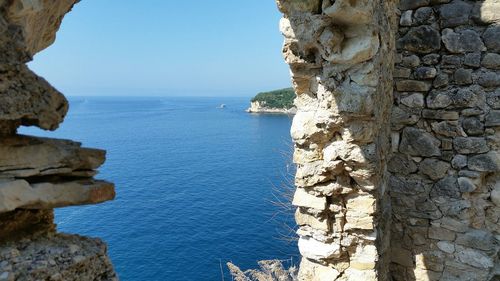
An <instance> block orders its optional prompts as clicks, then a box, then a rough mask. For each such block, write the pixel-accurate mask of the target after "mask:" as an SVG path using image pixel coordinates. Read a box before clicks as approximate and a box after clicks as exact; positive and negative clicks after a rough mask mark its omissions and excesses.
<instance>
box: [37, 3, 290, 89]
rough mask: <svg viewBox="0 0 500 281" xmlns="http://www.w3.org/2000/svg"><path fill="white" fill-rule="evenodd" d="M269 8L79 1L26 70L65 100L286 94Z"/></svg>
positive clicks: (275, 19) (274, 12) (275, 16)
mask: <svg viewBox="0 0 500 281" xmlns="http://www.w3.org/2000/svg"><path fill="white" fill-rule="evenodd" d="M280 17H281V15H280V13H279V11H278V9H277V7H276V4H275V1H274V0H191V1H189V0H142V1H141V0H104V1H103V0H83V1H81V2H80V3H78V4H77V5H76V6H75V8H74V9H73V11H72V12H71V13H69V14H68V15H67V16H66V17H65V18H64V21H63V24H62V27H61V29H60V31H59V32H58V34H57V39H56V42H55V43H54V44H53V45H52V46H50V47H49V48H47V49H46V50H44V51H42V52H41V53H39V54H37V55H36V56H35V58H34V61H33V62H32V63H30V67H31V68H32V69H33V70H35V72H37V73H38V74H40V75H41V76H43V77H44V78H46V79H47V80H48V81H49V82H51V83H52V84H53V85H54V86H55V87H56V88H58V89H59V90H61V91H62V92H63V93H65V94H66V95H70V96H71V95H80V96H81V95H102V96H110V95H134V96H141V95H143V96H157V95H166V96H168V95H176V96H179V95H189V96H252V95H254V94H255V93H256V92H259V91H264V90H273V89H277V88H284V87H289V86H290V84H291V82H290V78H289V72H288V67H287V66H286V64H285V63H284V61H283V58H282V56H281V46H282V41H283V39H282V36H281V34H280V32H279V30H278V23H279V18H280Z"/></svg>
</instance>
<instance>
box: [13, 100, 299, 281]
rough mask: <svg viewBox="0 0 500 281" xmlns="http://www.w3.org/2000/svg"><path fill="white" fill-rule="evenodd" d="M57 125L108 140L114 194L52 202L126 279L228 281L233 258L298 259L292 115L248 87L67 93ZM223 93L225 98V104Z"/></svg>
mask: <svg viewBox="0 0 500 281" xmlns="http://www.w3.org/2000/svg"><path fill="white" fill-rule="evenodd" d="M69 101H70V111H69V114H68V116H67V117H66V119H65V121H64V123H63V124H62V125H61V127H60V128H59V129H58V130H57V131H55V132H46V131H42V130H39V129H35V128H23V129H21V130H20V133H23V134H30V135H37V136H45V137H53V138H63V139H72V140H76V141H79V142H82V143H83V145H84V146H85V147H95V148H102V149H105V150H107V161H106V163H105V164H104V165H103V166H102V167H101V168H100V173H99V175H98V176H97V178H99V179H106V180H108V181H111V182H114V183H115V184H116V192H117V196H116V199H115V200H114V201H110V202H106V203H103V204H99V205H91V206H78V207H68V208H62V209H57V210H56V223H57V225H58V230H59V231H61V232H65V233H75V234H81V235H85V236H91V237H99V238H101V239H103V240H104V241H106V242H107V244H108V251H109V255H110V257H111V259H112V262H113V264H114V266H115V269H116V271H117V273H118V275H119V277H120V279H121V280H131V281H139V280H141V281H143V280H162V281H163V280H166V281H168V280H172V281H180V280H191V281H192V280H213V281H220V280H231V277H230V275H229V272H228V269H227V266H226V263H227V262H233V263H234V264H236V265H238V266H239V267H241V268H242V269H252V268H257V267H258V264H257V262H258V261H259V260H267V259H280V260H283V262H284V264H285V265H286V266H290V265H296V264H298V262H299V253H298V250H297V247H296V240H295V239H296V238H295V235H294V232H295V226H294V222H293V210H292V208H291V207H290V202H289V200H290V197H291V195H292V191H293V174H294V165H293V164H292V147H293V146H292V143H291V139H290V133H289V131H290V125H291V121H292V118H291V117H290V116H286V115H255V114H249V113H246V112H245V109H246V108H247V107H248V106H249V98H233V97H231V98H228V97H220V98H200V97H191V98H190V97H71V98H69ZM222 104H224V105H225V107H224V106H223V108H221V105H222Z"/></svg>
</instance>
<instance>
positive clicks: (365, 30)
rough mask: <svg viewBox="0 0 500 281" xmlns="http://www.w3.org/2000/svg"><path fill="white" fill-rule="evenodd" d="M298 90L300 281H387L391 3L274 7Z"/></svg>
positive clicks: (314, 2)
mask: <svg viewBox="0 0 500 281" xmlns="http://www.w3.org/2000/svg"><path fill="white" fill-rule="evenodd" d="M278 6H279V8H280V10H281V11H282V12H283V13H284V14H285V17H284V18H283V19H282V20H281V22H280V27H281V31H282V33H283V34H284V36H285V43H284V48H283V53H284V57H285V60H286V62H287V63H288V64H289V65H290V69H291V75H292V79H293V84H294V88H295V90H296V93H297V98H296V101H295V104H296V106H297V114H296V116H295V118H294V120H293V124H292V129H291V134H292V138H293V141H294V143H295V153H294V162H295V163H296V164H297V174H296V178H295V183H296V185H297V190H296V192H295V195H294V199H293V204H294V205H295V206H297V207H298V208H297V212H296V221H297V224H298V225H299V229H298V234H299V242H298V246H299V250H300V252H301V254H302V256H303V260H302V263H301V267H300V272H299V275H300V276H299V278H300V280H376V279H377V278H380V279H381V280H386V279H387V278H388V264H389V262H390V260H389V259H388V246H389V240H388V237H389V232H390V228H389V223H390V219H391V215H390V198H389V196H388V188H387V180H388V177H387V173H386V161H387V159H386V156H387V155H388V153H389V151H390V141H389V139H390V130H389V127H390V124H389V122H390V115H391V114H390V109H391V104H392V87H393V86H392V69H393V65H394V63H393V59H394V54H395V52H394V50H395V43H394V42H395V37H394V36H395V34H396V31H395V28H396V22H397V17H396V13H395V2H394V1H372V0H364V1H349V0H337V1H319V0H309V1H285V0H283V1H278Z"/></svg>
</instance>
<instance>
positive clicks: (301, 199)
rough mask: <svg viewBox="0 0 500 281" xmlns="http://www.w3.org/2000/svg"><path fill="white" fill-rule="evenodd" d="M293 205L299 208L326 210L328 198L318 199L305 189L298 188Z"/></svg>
mask: <svg viewBox="0 0 500 281" xmlns="http://www.w3.org/2000/svg"><path fill="white" fill-rule="evenodd" d="M292 205H294V206H298V207H306V208H313V209H317V210H324V209H326V197H318V196H314V195H311V194H309V193H308V192H307V191H306V190H305V189H303V188H297V189H296V190H295V194H294V196H293V202H292Z"/></svg>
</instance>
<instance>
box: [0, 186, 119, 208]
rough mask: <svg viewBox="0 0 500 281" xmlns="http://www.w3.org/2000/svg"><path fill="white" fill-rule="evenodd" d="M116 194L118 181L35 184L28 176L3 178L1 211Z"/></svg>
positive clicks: (103, 198) (81, 201) (98, 199)
mask: <svg viewBox="0 0 500 281" xmlns="http://www.w3.org/2000/svg"><path fill="white" fill-rule="evenodd" d="M114 197H115V191H114V185H113V184H111V183H108V182H105V181H94V180H78V181H70V182H57V183H34V184H29V183H28V182H27V181H25V180H13V181H0V213H1V212H8V211H12V210H15V209H18V208H24V209H52V208H58V207H66V206H72V205H85V204H97V203H101V202H104V201H108V200H112V199H114Z"/></svg>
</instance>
